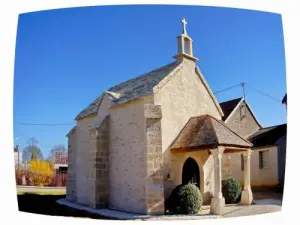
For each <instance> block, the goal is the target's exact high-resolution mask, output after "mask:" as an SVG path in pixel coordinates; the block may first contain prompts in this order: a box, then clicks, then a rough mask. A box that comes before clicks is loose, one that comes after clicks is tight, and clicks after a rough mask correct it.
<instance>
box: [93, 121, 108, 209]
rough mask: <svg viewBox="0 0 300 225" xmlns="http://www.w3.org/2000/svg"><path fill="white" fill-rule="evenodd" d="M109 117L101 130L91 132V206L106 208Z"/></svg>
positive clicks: (102, 124)
mask: <svg viewBox="0 0 300 225" xmlns="http://www.w3.org/2000/svg"><path fill="white" fill-rule="evenodd" d="M108 135H109V116H107V117H106V118H105V119H104V120H103V121H102V123H101V124H100V127H99V128H95V129H91V130H90V142H91V148H90V151H89V162H88V168H89V171H88V172H89V182H88V186H89V192H88V193H89V205H90V207H93V208H105V207H107V206H108V201H109V136H108Z"/></svg>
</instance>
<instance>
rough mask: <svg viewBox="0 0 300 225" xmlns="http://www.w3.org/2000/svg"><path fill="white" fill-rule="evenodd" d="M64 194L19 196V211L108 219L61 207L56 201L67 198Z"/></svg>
mask: <svg viewBox="0 0 300 225" xmlns="http://www.w3.org/2000/svg"><path fill="white" fill-rule="evenodd" d="M65 197H66V195H65V194H63V195H61V194H57V193H55V194H53V192H52V193H51V194H47V193H42V194H41V195H40V194H38V193H34V194H32V193H22V194H18V205H19V210H20V211H22V212H29V213H37V214H43V215H50V216H68V217H82V218H92V219H107V218H103V217H101V216H99V215H97V214H92V213H88V212H86V211H82V210H77V209H73V208H69V207H67V206H63V205H59V204H58V203H56V200H58V199H62V198H65Z"/></svg>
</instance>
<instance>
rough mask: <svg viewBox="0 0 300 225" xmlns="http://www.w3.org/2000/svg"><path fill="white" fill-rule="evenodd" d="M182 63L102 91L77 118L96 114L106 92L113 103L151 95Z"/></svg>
mask: <svg viewBox="0 0 300 225" xmlns="http://www.w3.org/2000/svg"><path fill="white" fill-rule="evenodd" d="M179 65H180V62H178V61H175V62H172V63H170V64H167V65H165V66H163V67H160V68H158V69H155V70H152V71H150V72H149V73H146V74H143V75H140V76H138V77H136V78H133V79H130V80H128V81H126V82H123V83H121V84H119V85H116V86H114V87H111V88H109V89H108V90H107V91H106V92H104V93H102V94H101V95H100V96H99V97H98V98H97V99H96V100H94V101H93V102H92V103H91V104H90V105H88V106H87V107H86V108H85V109H84V110H82V111H81V112H80V113H79V114H78V115H77V116H76V118H75V120H78V119H81V118H84V117H86V116H88V115H92V114H96V113H97V111H98V109H99V106H100V104H101V102H102V99H103V96H104V94H105V93H106V94H108V95H109V96H110V97H111V98H112V102H113V104H120V103H124V102H128V101H130V100H133V99H136V98H139V97H142V96H148V95H151V94H152V92H153V87H154V86H155V85H157V84H158V83H159V82H160V81H161V80H162V79H164V78H165V77H166V76H167V75H168V74H170V73H171V72H172V71H173V70H174V69H176V68H177V67H178V66H179Z"/></svg>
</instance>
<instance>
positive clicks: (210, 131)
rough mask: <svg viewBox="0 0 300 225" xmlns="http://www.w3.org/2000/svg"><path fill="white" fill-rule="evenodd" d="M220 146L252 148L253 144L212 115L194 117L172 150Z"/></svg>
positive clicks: (174, 143) (176, 140)
mask: <svg viewBox="0 0 300 225" xmlns="http://www.w3.org/2000/svg"><path fill="white" fill-rule="evenodd" d="M218 145H223V146H232V147H241V148H251V147H252V144H251V143H250V142H249V141H247V140H246V139H244V138H242V137H241V136H240V135H238V134H237V133H235V132H234V131H232V130H231V129H230V128H229V127H227V125H226V124H225V123H224V122H223V121H220V120H218V119H216V118H214V117H212V116H210V115H204V116H197V117H192V118H191V119H190V120H189V121H188V122H187V124H186V125H185V127H184V128H183V129H182V131H181V132H180V133H179V135H178V136H177V138H176V139H175V141H174V142H173V144H172V145H171V149H179V148H184V149H185V148H186V149H188V148H199V149H201V148H202V149H206V148H209V147H217V146H218Z"/></svg>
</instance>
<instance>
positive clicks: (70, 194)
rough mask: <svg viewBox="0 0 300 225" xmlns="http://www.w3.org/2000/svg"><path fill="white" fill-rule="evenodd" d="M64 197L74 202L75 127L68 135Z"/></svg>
mask: <svg viewBox="0 0 300 225" xmlns="http://www.w3.org/2000/svg"><path fill="white" fill-rule="evenodd" d="M66 198H67V200H69V201H72V202H76V129H75V130H74V131H73V132H72V133H71V134H70V135H69V137H68V183H67V193H66Z"/></svg>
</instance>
